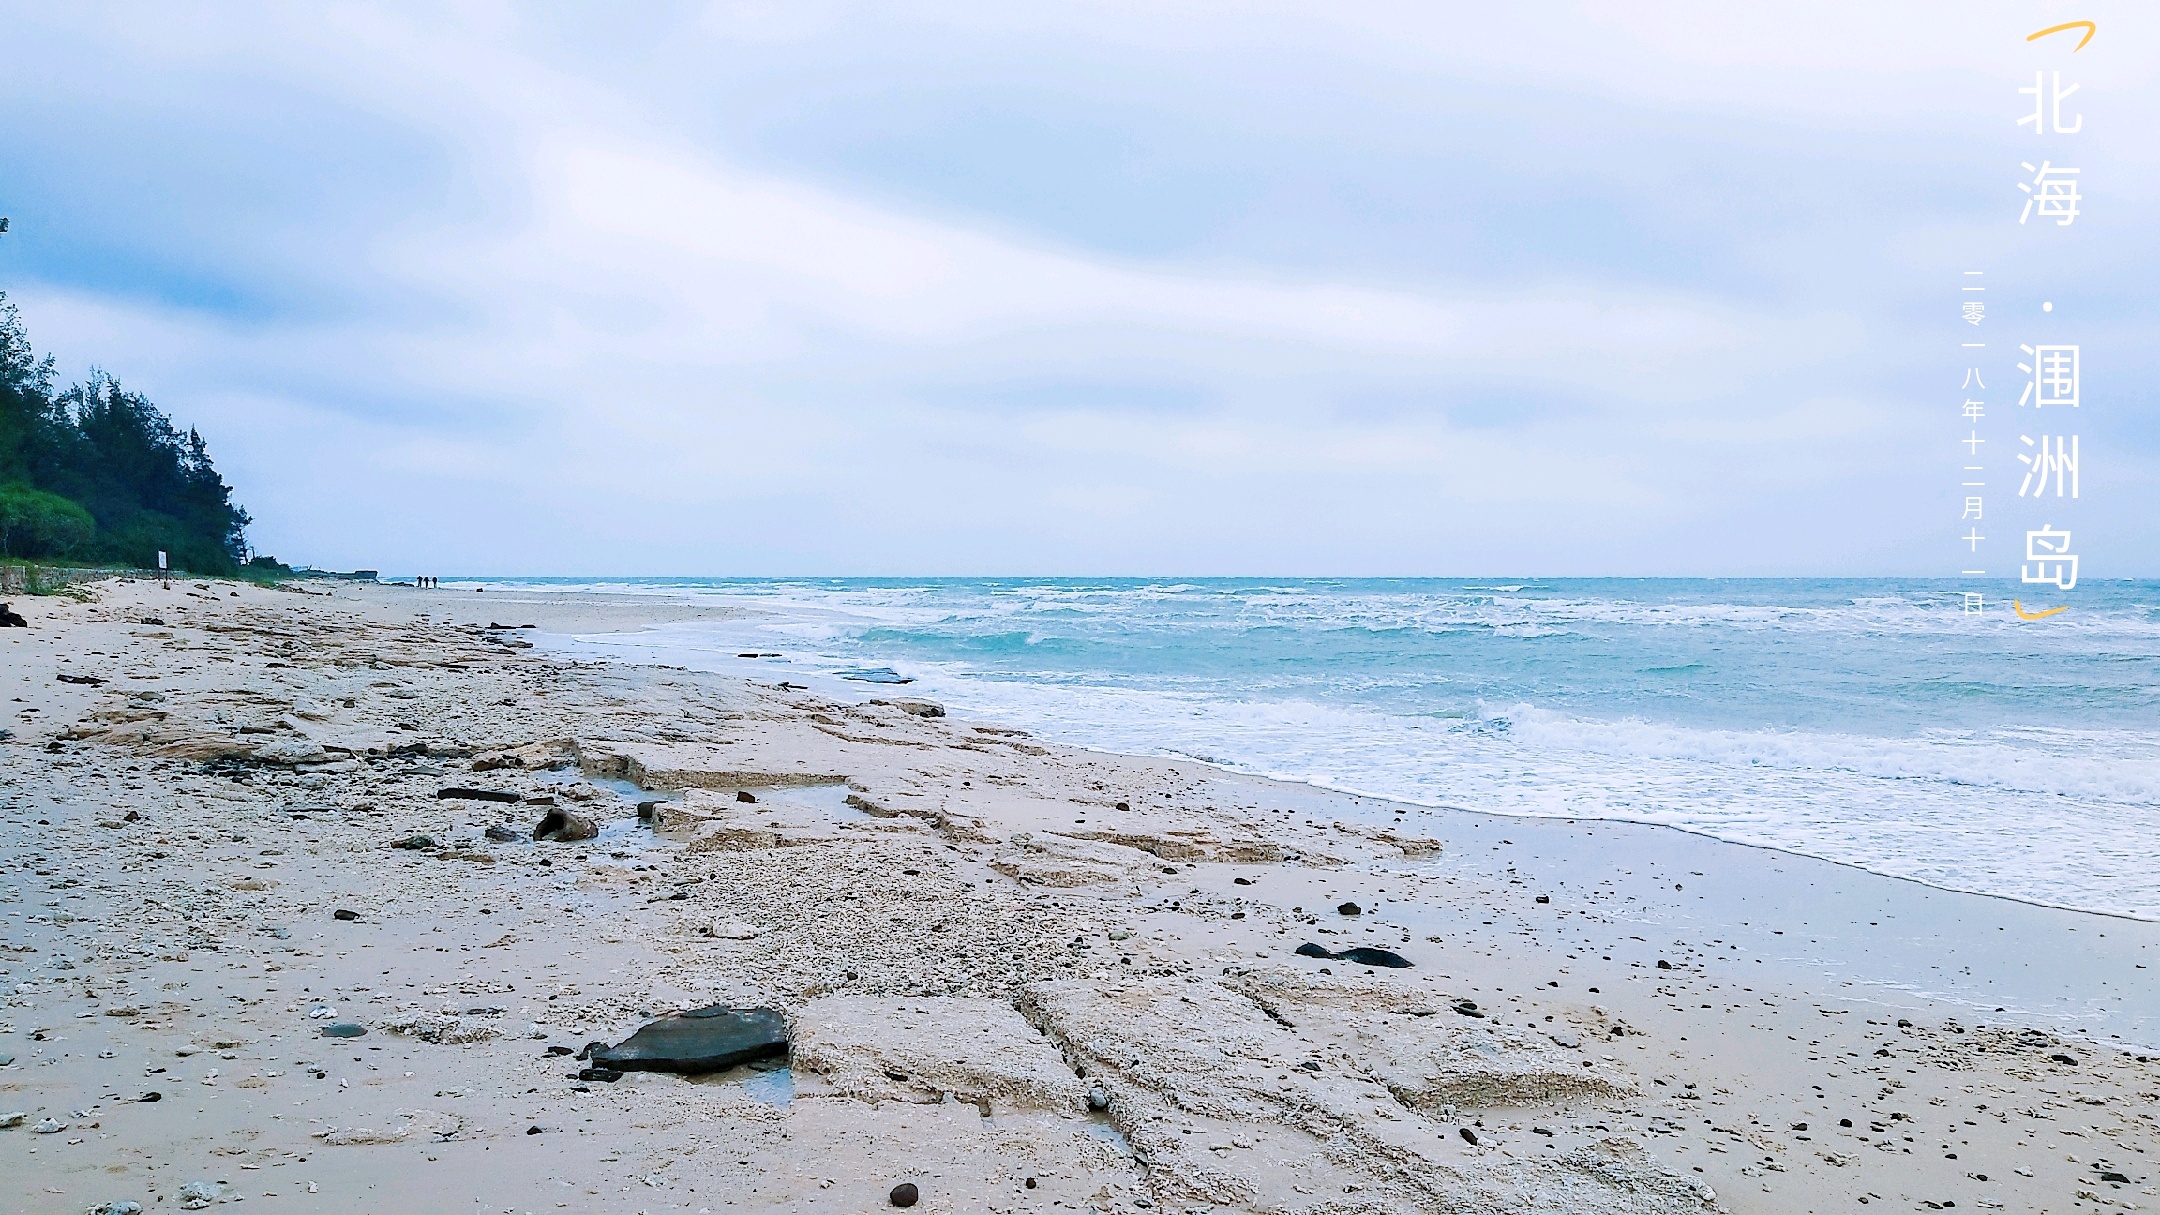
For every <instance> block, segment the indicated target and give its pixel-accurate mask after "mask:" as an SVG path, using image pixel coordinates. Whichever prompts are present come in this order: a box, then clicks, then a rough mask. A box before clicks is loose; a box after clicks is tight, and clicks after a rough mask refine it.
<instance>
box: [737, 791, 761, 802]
mask: <svg viewBox="0 0 2160 1215" xmlns="http://www.w3.org/2000/svg"><path fill="white" fill-rule="evenodd" d="M735 800H736V801H739V802H754V801H756V800H757V795H756V794H754V793H752V792H750V791H749V790H748V789H737V790H736V791H735Z"/></svg>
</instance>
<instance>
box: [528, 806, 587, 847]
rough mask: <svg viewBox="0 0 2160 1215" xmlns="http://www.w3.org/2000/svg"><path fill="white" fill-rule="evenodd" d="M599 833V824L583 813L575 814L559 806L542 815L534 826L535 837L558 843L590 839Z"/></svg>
mask: <svg viewBox="0 0 2160 1215" xmlns="http://www.w3.org/2000/svg"><path fill="white" fill-rule="evenodd" d="M598 834H600V827H599V824H597V823H595V822H593V821H592V820H591V819H589V818H586V817H585V816H584V815H582V814H573V813H571V812H570V811H568V810H564V809H561V808H559V807H558V808H557V809H554V810H550V811H548V812H547V813H546V814H545V815H542V816H541V818H540V821H539V823H538V824H536V825H535V826H534V827H533V838H534V839H536V840H548V841H550V842H552V843H558V844H562V843H572V842H575V841H577V840H589V839H591V838H593V837H594V836H596V835H598Z"/></svg>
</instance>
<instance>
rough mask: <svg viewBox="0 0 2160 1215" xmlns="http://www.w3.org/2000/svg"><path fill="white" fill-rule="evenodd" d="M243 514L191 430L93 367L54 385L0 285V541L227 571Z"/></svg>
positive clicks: (46, 552)
mask: <svg viewBox="0 0 2160 1215" xmlns="http://www.w3.org/2000/svg"><path fill="white" fill-rule="evenodd" d="M247 524H248V515H247V512H246V511H244V510H242V509H240V508H239V507H238V506H236V505H235V504H234V503H233V500H232V489H231V487H230V486H227V485H226V484H225V479H224V478H223V477H221V476H219V475H218V471H217V469H216V467H215V466H213V465H212V464H211V462H210V452H209V450H208V448H207V447H206V446H205V445H204V443H203V440H202V436H201V435H200V434H197V433H196V432H195V431H193V430H189V431H187V432H186V433H184V434H183V433H182V432H181V431H179V430H177V429H175V428H174V426H173V424H172V419H170V418H168V417H166V416H165V414H164V413H163V412H161V411H160V410H159V409H158V407H157V406H155V405H153V404H151V403H150V401H149V399H148V398H146V397H144V396H142V395H141V394H140V393H134V392H129V391H127V390H126V389H124V388H122V387H121V386H120V382H119V381H118V380H116V379H114V378H112V377H111V376H108V375H105V374H104V373H102V372H92V373H91V376H90V378H89V379H88V380H87V381H85V382H83V383H80V384H75V385H72V386H71V387H69V388H67V389H65V390H63V391H58V392H56V391H54V388H53V361H52V358H51V356H47V357H45V358H43V359H39V358H38V357H37V352H36V351H35V350H33V349H32V348H31V345H30V338H29V335H28V333H27V332H26V331H25V330H24V328H23V324H22V317H21V316H20V314H19V313H18V312H17V311H16V308H15V305H14V304H12V303H9V302H8V299H7V296H6V294H5V293H4V292H0V550H4V555H6V556H14V557H72V558H77V559H83V560H97V561H115V562H121V563H125V564H129V565H136V566H142V567H145V568H147V567H149V566H153V565H155V564H156V563H157V554H158V551H159V550H160V549H162V550H164V551H165V552H167V553H169V554H170V555H171V558H172V563H173V565H174V566H175V567H177V568H180V569H186V570H194V571H196V572H198V573H206V574H209V573H229V572H231V571H233V570H235V569H237V568H239V564H240V560H241V558H242V557H243V556H245V554H246V548H247V546H246V540H245V536H244V529H245V528H246V527H247Z"/></svg>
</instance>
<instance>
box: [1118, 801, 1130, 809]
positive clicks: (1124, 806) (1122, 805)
mask: <svg viewBox="0 0 2160 1215" xmlns="http://www.w3.org/2000/svg"><path fill="white" fill-rule="evenodd" d="M1117 808H1118V809H1120V810H1130V809H1132V806H1131V804H1130V803H1127V802H1119V803H1118V804H1117Z"/></svg>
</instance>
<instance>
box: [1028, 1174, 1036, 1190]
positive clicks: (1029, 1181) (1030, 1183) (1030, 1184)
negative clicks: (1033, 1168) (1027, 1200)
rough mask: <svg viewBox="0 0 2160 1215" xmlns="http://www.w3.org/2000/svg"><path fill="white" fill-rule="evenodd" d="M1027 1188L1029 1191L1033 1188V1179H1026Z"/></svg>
mask: <svg viewBox="0 0 2160 1215" xmlns="http://www.w3.org/2000/svg"><path fill="white" fill-rule="evenodd" d="M1027 1188H1029V1189H1031V1190H1032V1189H1034V1188H1035V1179H1034V1178H1033V1177H1030V1178H1028V1179H1027Z"/></svg>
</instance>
